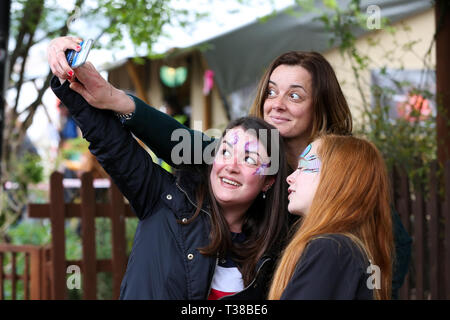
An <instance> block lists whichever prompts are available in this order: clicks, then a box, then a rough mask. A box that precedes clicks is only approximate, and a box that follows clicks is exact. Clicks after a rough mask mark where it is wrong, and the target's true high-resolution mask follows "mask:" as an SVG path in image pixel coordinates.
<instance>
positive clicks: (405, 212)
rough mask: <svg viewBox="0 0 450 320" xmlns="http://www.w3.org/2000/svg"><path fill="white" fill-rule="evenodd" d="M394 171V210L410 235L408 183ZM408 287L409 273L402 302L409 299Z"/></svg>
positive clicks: (404, 177)
mask: <svg viewBox="0 0 450 320" xmlns="http://www.w3.org/2000/svg"><path fill="white" fill-rule="evenodd" d="M394 170H395V177H396V181H398V183H397V184H396V187H398V192H397V197H398V198H397V199H396V203H395V205H396V208H397V210H398V213H399V215H400V217H401V219H402V222H403V226H404V227H405V230H406V231H407V232H408V233H409V234H411V228H410V220H409V217H410V212H411V197H410V194H409V182H408V176H407V175H406V173H405V172H404V171H400V170H399V169H398V168H397V167H394ZM409 290H410V286H409V272H408V274H407V275H406V277H405V282H404V284H403V286H402V287H401V288H400V292H399V297H400V299H402V300H407V299H410V297H411V295H410V292H409Z"/></svg>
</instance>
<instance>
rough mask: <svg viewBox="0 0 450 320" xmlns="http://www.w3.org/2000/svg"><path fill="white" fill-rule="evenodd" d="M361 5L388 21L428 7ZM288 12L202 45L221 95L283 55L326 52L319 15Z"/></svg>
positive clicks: (390, 0)
mask: <svg viewBox="0 0 450 320" xmlns="http://www.w3.org/2000/svg"><path fill="white" fill-rule="evenodd" d="M349 2H350V0H338V3H339V5H340V7H341V8H346V7H347V6H348V4H349ZM361 2H362V3H361V5H362V10H363V11H364V12H365V11H366V9H367V7H368V6H370V5H376V6H378V7H379V8H380V15H381V17H382V18H385V17H386V18H388V19H389V21H390V22H396V21H399V20H402V19H404V18H407V17H409V16H412V15H415V14H418V13H420V12H423V11H425V10H427V9H429V8H430V7H432V3H431V1H430V0H366V1H364V0H363V1H361ZM316 3H317V7H318V8H319V9H321V10H323V7H322V6H323V5H322V1H321V0H316ZM291 9H292V11H293V12H294V13H292V12H290V13H286V12H281V13H279V14H277V15H275V16H274V17H272V18H270V19H269V20H268V21H266V22H260V21H256V22H254V23H251V24H248V25H246V26H243V27H241V28H239V29H236V30H233V31H231V32H229V33H226V34H224V35H221V36H218V37H215V38H213V39H210V40H207V41H205V42H204V43H203V44H205V43H206V44H207V46H206V47H207V49H205V51H204V52H203V55H204V56H205V58H206V60H207V62H208V65H209V67H210V68H211V69H212V70H213V71H214V74H215V75H214V77H215V81H216V83H217V86H218V87H219V88H220V91H221V93H222V94H223V95H224V96H229V95H230V94H231V93H233V92H236V91H237V90H239V89H242V88H245V87H248V86H251V85H254V83H255V82H257V81H258V80H259V78H260V77H261V75H262V73H263V71H264V68H265V67H267V66H268V65H269V64H270V62H271V61H272V60H273V59H274V58H276V57H277V56H278V55H280V54H281V53H283V52H287V51H290V50H302V51H318V52H324V51H326V50H328V49H330V46H329V40H330V35H329V34H328V33H327V32H326V31H325V30H324V27H323V23H322V22H321V21H318V20H317V19H316V18H317V17H318V16H319V14H318V13H317V12H316V13H314V12H313V13H304V12H301V11H300V9H299V7H297V6H294V7H291ZM365 32H367V30H355V33H356V35H357V36H360V35H363V34H364V33H365ZM200 45H201V44H200ZM200 45H197V47H198V46H200ZM335 45H337V44H335Z"/></svg>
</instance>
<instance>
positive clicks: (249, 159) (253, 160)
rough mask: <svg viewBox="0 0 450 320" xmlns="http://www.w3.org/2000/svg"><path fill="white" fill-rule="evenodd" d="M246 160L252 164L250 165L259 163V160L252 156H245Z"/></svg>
mask: <svg viewBox="0 0 450 320" xmlns="http://www.w3.org/2000/svg"><path fill="white" fill-rule="evenodd" d="M245 162H246V163H248V164H250V165H257V164H258V161H256V160H255V159H253V158H252V157H245Z"/></svg>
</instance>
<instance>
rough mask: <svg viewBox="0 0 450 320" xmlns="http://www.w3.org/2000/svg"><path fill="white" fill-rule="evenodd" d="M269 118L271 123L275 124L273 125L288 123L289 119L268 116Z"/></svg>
mask: <svg viewBox="0 0 450 320" xmlns="http://www.w3.org/2000/svg"><path fill="white" fill-rule="evenodd" d="M270 118H271V119H272V121H273V122H275V123H282V122H287V121H290V120H289V119H287V118H283V117H276V116H270Z"/></svg>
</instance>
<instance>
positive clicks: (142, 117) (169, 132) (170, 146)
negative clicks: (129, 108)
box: [123, 95, 214, 167]
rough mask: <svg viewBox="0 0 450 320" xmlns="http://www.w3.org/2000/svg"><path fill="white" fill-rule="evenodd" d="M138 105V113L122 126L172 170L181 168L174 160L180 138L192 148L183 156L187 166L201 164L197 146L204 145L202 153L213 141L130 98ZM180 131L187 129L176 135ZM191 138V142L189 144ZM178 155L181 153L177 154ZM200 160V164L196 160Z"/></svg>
mask: <svg viewBox="0 0 450 320" xmlns="http://www.w3.org/2000/svg"><path fill="white" fill-rule="evenodd" d="M130 96H131V97H132V98H133V100H134V102H135V106H136V107H135V110H134V112H133V114H132V116H131V118H129V119H127V120H124V121H123V124H124V125H125V126H126V127H127V128H128V129H130V130H131V132H132V133H133V134H134V135H135V136H136V137H138V138H139V139H140V140H141V141H143V142H144V143H145V144H146V145H147V146H148V147H149V148H150V149H151V150H152V151H153V152H154V153H155V154H156V155H157V156H158V157H159V158H161V159H163V160H164V161H165V162H167V163H168V164H170V165H171V166H173V167H178V165H179V164H180V163H179V162H177V161H174V160H175V159H172V150H174V148H175V147H176V146H177V145H178V144H179V143H180V142H181V140H182V139H181V137H183V139H184V141H183V142H185V143H186V142H187V144H188V145H189V146H190V148H191V152H190V157H189V156H188V157H187V159H186V158H185V157H184V154H183V152H181V155H182V156H183V158H184V159H186V160H187V162H188V163H186V164H193V163H196V164H200V163H198V159H195V158H194V157H195V154H196V151H197V153H198V150H196V149H195V143H199V145H200V144H201V149H202V151H203V150H205V148H206V147H207V146H208V145H209V144H210V143H211V142H213V141H214V139H211V138H210V137H208V136H206V135H205V134H203V133H202V132H199V131H195V130H192V129H189V128H188V127H186V126H184V125H182V124H181V123H179V122H178V121H177V120H175V119H174V118H172V117H171V116H169V115H167V114H165V113H163V112H161V111H159V110H157V109H155V108H153V107H150V106H149V105H148V104H146V103H145V102H143V101H142V100H140V99H139V98H137V97H135V96H132V95H130ZM178 130H184V131H185V133H184V134H182V135H179V134H174V133H175V132H176V131H178ZM186 139H190V141H186ZM177 154H178V153H177ZM195 160H197V161H195Z"/></svg>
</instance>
